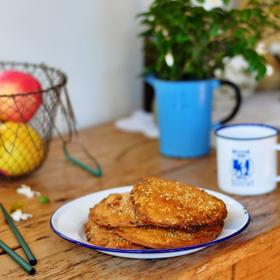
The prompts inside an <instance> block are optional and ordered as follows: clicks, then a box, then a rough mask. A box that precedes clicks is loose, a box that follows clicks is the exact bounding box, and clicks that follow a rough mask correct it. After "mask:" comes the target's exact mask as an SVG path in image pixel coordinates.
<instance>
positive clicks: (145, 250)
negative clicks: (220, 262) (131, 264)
mask: <svg viewBox="0 0 280 280" xmlns="http://www.w3.org/2000/svg"><path fill="white" fill-rule="evenodd" d="M75 200H76V199H75ZM75 200H72V201H75ZM77 200H78V199H77ZM243 210H244V213H245V214H247V215H248V220H247V222H246V223H245V224H244V226H242V227H241V228H240V229H239V230H238V231H236V232H234V233H232V234H230V235H227V236H225V237H223V238H220V239H215V240H213V241H210V242H206V243H201V244H198V245H194V246H185V247H178V248H172V249H143V250H139V249H114V248H106V247H101V246H96V245H93V244H89V243H85V242H80V241H77V240H75V239H73V238H70V237H68V236H66V235H64V234H63V233H61V232H59V231H58V230H56V229H55V227H54V225H53V217H54V215H55V214H56V211H55V213H54V214H53V215H52V216H51V219H50V227H51V229H52V230H53V232H54V233H55V234H57V235H58V236H59V237H61V238H63V239H65V240H67V241H69V242H71V243H73V244H76V245H79V246H82V247H85V248H89V249H93V250H97V251H104V252H105V251H106V252H116V253H133V254H152V253H172V252H181V251H189V250H194V249H198V248H203V247H208V246H211V245H215V244H218V243H220V242H223V241H226V240H228V239H231V238H233V237H235V236H237V235H239V234H240V233H241V232H243V231H244V230H245V229H246V228H247V227H248V225H249V224H250V221H251V217H250V213H249V212H248V211H247V209H246V208H244V207H243ZM218 238H219V237H218Z"/></svg>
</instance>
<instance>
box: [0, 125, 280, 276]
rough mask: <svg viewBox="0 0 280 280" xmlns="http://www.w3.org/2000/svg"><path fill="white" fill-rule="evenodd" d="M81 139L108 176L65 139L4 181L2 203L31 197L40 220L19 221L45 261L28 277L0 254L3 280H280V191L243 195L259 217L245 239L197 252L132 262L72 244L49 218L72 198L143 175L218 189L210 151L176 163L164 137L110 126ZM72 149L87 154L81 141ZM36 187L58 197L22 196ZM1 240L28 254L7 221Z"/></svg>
mask: <svg viewBox="0 0 280 280" xmlns="http://www.w3.org/2000/svg"><path fill="white" fill-rule="evenodd" d="M81 138H82V140H83V141H84V143H85V144H86V146H87V147H88V148H89V149H90V151H91V152H92V153H94V154H95V155H96V156H97V158H98V159H99V160H100V162H101V164H102V166H103V169H104V176H103V177H102V178H94V177H92V176H91V175H89V174H88V173H86V172H84V171H82V170H80V169H79V168H77V167H75V166H73V165H71V164H70V163H68V162H66V161H65V160H64V159H63V154H62V146H61V142H60V141H59V140H58V139H55V140H54V141H53V142H52V145H51V148H50V153H49V157H48V159H47V160H46V162H45V164H44V165H43V166H42V168H41V169H40V170H38V171H37V172H35V173H34V174H32V175H31V176H29V177H27V178H22V179H18V180H15V181H10V182H7V181H1V184H0V201H1V202H2V203H3V204H4V205H5V206H6V207H7V209H9V208H10V207H11V205H12V204H13V203H14V202H15V201H18V200H20V201H23V202H24V205H25V210H26V212H28V213H32V215H33V218H32V219H30V220H27V221H24V222H20V223H18V227H19V229H20V230H21V232H22V233H23V235H24V236H25V238H26V240H27V241H28V244H30V247H31V248H32V250H33V252H34V254H35V255H36V256H37V258H38V265H37V266H36V269H37V273H36V275H35V276H28V275H26V274H25V273H24V272H23V271H22V270H21V269H20V268H19V267H18V266H17V265H15V264H14V263H13V262H12V261H11V260H10V259H9V258H8V257H7V255H6V254H4V253H3V252H2V251H0V264H1V265H0V279H14V280H15V279H46V280H49V279H59V280H60V279H61V280H63V279H92V280H95V279H98V280H102V279H106V280H107V279H114V280H118V279H124V280H126V279H133V280H138V279H149V280H150V279H190V280H196V279H198V280H200V279H202V280H203V279H215V280H219V279H223V280H227V279H231V280H232V279H269V280H275V279H276V280H277V279H280V242H279V240H280V191H279V189H278V190H276V191H274V192H273V193H270V194H267V195H262V196H257V197H237V196H236V197H235V198H237V199H238V200H239V201H240V202H241V203H243V204H244V205H245V207H247V208H248V210H249V212H250V213H251V215H252V222H251V224H250V226H249V227H248V228H247V229H246V231H245V232H244V233H243V234H241V235H239V236H238V237H236V238H234V239H231V240H228V241H226V242H223V243H221V244H219V245H215V246H212V247H210V248H207V249H205V250H202V251H199V252H197V253H195V254H192V255H188V256H182V257H176V258H170V259H162V260H131V259H124V258H118V257H112V256H109V255H105V254H102V253H98V252H95V251H93V250H89V249H85V248H82V247H78V246H75V245H73V244H71V243H68V242H66V241H64V240H62V239H60V238H59V237H57V236H56V235H55V234H54V233H52V231H51V229H50V226H49V220H50V217H51V215H52V213H53V212H54V211H55V210H56V209H57V208H58V207H60V206H61V205H63V204H64V203H65V202H67V201H69V200H71V199H73V198H77V197H79V196H82V195H85V194H89V193H92V192H95V191H98V190H101V189H107V188H111V187H117V186H122V185H128V184H132V183H133V182H135V181H136V180H137V179H139V178H140V177H142V176H146V175H158V176H163V177H166V178H169V179H177V180H180V181H182V182H186V183H192V184H196V185H198V186H203V187H206V188H209V189H213V190H218V189H217V186H216V184H217V183H216V159H215V153H214V152H213V151H212V152H211V153H210V155H209V156H207V157H203V158H199V159H192V160H176V159H170V158H165V157H163V156H161V155H160V154H159V152H158V146H157V141H155V140H150V139H147V138H144V137H143V136H141V135H140V134H128V133H125V132H120V131H118V130H116V129H115V128H114V127H113V126H112V124H105V125H101V126H98V127H96V128H91V129H87V130H84V131H82V132H81ZM71 151H72V153H74V154H75V155H77V156H79V157H80V158H81V159H85V156H84V155H83V154H82V153H81V151H80V150H79V148H78V145H76V143H73V144H72V145H71ZM22 183H24V184H27V185H30V186H32V188H34V189H35V190H36V191H40V192H42V193H43V194H46V195H48V196H49V197H50V199H51V203H50V204H47V205H40V204H39V203H38V201H37V200H36V199H26V198H24V197H22V196H19V195H17V194H16V188H17V187H18V186H19V185H20V184H22ZM0 239H1V240H3V241H4V242H6V243H7V244H8V245H9V246H11V247H12V248H13V249H14V250H16V252H17V253H19V254H20V255H23V253H22V250H21V249H20V248H19V246H18V244H17V242H16V240H15V239H14V237H13V236H12V234H11V232H10V231H9V228H8V227H7V225H5V223H4V221H3V218H2V217H0Z"/></svg>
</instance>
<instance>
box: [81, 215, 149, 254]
mask: <svg viewBox="0 0 280 280" xmlns="http://www.w3.org/2000/svg"><path fill="white" fill-rule="evenodd" d="M85 233H86V236H87V239H88V241H89V242H90V243H92V244H94V245H96V246H101V247H107V248H119V249H144V247H143V246H141V245H136V244H133V243H132V242H130V241H127V240H125V239H124V238H122V237H121V236H119V235H117V234H116V233H114V232H113V230H112V229H109V228H106V227H102V226H99V225H97V224H96V223H94V221H92V220H89V221H88V223H87V224H86V225H85Z"/></svg>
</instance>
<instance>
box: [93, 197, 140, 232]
mask: <svg viewBox="0 0 280 280" xmlns="http://www.w3.org/2000/svg"><path fill="white" fill-rule="evenodd" d="M129 196H130V195H129V193H125V194H111V195H109V196H107V197H106V198H105V199H103V200H102V201H101V202H100V203H98V204H97V205H95V206H94V207H93V208H91V209H90V214H89V218H90V219H92V220H93V221H95V223H97V224H98V225H101V226H105V227H135V226H138V225H142V223H141V222H140V221H139V220H138V219H137V218H136V216H135V212H134V208H133V205H132V202H131V200H130V197H129Z"/></svg>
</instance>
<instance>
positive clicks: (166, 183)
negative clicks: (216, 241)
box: [131, 177, 227, 228]
mask: <svg viewBox="0 0 280 280" xmlns="http://www.w3.org/2000/svg"><path fill="white" fill-rule="evenodd" d="M131 201H132V202H133V205H134V209H135V213H136V215H137V217H138V218H139V219H140V220H141V221H142V222H143V223H145V224H148V225H153V226H159V227H173V228H190V227H203V226H207V225H213V224H217V223H219V222H221V221H222V220H223V219H225V217H226V216H227V209H226V206H225V204H224V202H223V201H222V200H220V199H218V198H216V197H214V196H212V195H210V194H208V193H206V192H205V191H203V190H201V189H199V188H197V187H194V186H190V185H186V184H183V183H179V182H177V181H171V180H165V179H161V178H157V177H147V178H144V179H142V180H140V181H138V182H137V183H136V184H135V185H134V186H133V189H132V191H131Z"/></svg>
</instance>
